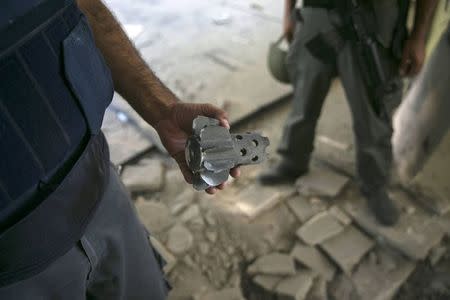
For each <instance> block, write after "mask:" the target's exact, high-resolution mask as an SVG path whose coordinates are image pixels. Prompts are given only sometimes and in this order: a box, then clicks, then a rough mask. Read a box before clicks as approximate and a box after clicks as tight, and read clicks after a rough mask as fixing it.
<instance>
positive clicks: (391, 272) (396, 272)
mask: <svg viewBox="0 0 450 300" xmlns="http://www.w3.org/2000/svg"><path fill="white" fill-rule="evenodd" d="M374 251H375V252H376V253H377V256H378V255H379V254H380V253H381V252H383V251H385V250H383V249H381V248H376V249H375V250H374ZM386 255H395V254H393V253H389V254H386ZM392 259H394V260H395V261H396V268H394V269H392V268H389V269H386V268H385V267H383V264H374V262H373V261H372V260H371V259H370V258H369V257H367V258H365V259H364V260H363V261H362V262H361V264H360V265H359V266H358V267H357V268H356V270H355V272H354V274H353V275H352V281H353V283H354V285H355V287H356V290H357V292H358V294H359V296H360V298H361V299H371V300H390V299H392V298H393V297H394V296H395V294H396V293H397V291H398V289H399V288H400V286H401V285H402V284H403V283H404V282H405V281H406V280H407V279H408V277H409V276H410V275H411V273H412V271H413V270H414V267H415V264H414V263H413V262H411V261H409V260H407V259H404V258H402V257H401V256H400V255H396V256H395V257H393V258H392Z"/></svg>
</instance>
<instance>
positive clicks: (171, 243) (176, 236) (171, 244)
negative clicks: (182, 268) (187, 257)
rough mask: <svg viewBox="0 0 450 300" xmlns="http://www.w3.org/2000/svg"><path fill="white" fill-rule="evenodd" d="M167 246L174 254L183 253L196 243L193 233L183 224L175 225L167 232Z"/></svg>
mask: <svg viewBox="0 0 450 300" xmlns="http://www.w3.org/2000/svg"><path fill="white" fill-rule="evenodd" d="M167 236H168V237H167V248H168V249H169V250H170V251H172V252H173V253H174V254H176V255H179V254H183V253H185V252H186V251H188V250H189V249H191V247H192V245H193V244H194V237H193V236H192V233H191V232H190V231H189V229H187V228H186V227H185V226H183V225H179V224H178V225H175V226H174V227H172V228H171V229H170V230H169V232H168V233H167Z"/></svg>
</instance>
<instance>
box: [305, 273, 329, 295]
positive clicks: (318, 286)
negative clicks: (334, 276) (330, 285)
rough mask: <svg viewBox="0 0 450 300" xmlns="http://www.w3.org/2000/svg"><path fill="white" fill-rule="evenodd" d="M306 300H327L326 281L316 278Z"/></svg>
mask: <svg viewBox="0 0 450 300" xmlns="http://www.w3.org/2000/svg"><path fill="white" fill-rule="evenodd" d="M306 299H308V300H328V291H327V281H326V280H325V279H324V278H321V277H319V278H316V279H315V280H314V283H313V286H312V288H311V290H310V291H309V294H308V296H307V297H306Z"/></svg>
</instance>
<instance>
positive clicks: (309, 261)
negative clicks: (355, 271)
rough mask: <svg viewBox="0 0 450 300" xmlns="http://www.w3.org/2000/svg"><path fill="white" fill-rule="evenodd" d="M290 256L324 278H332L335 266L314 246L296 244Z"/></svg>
mask: <svg viewBox="0 0 450 300" xmlns="http://www.w3.org/2000/svg"><path fill="white" fill-rule="evenodd" d="M291 256H292V257H293V258H294V259H295V260H296V261H298V262H299V263H301V264H302V265H304V266H306V267H308V268H309V269H311V270H312V271H314V272H315V273H317V274H319V275H320V276H322V277H324V278H325V279H326V280H331V279H333V277H334V274H335V272H336V267H335V266H334V265H333V264H332V263H330V261H329V260H328V259H327V258H326V257H325V256H324V255H323V254H322V253H320V251H319V250H318V249H317V248H316V247H313V246H305V245H301V244H297V245H295V247H294V248H293V249H292V251H291Z"/></svg>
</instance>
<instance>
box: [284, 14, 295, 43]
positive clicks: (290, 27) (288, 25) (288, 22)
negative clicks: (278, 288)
mask: <svg viewBox="0 0 450 300" xmlns="http://www.w3.org/2000/svg"><path fill="white" fill-rule="evenodd" d="M294 31H295V22H294V21H293V20H292V18H291V16H290V15H285V16H284V20H283V34H284V37H285V38H286V40H287V41H288V42H289V44H290V43H291V42H292V40H293V39H294Z"/></svg>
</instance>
